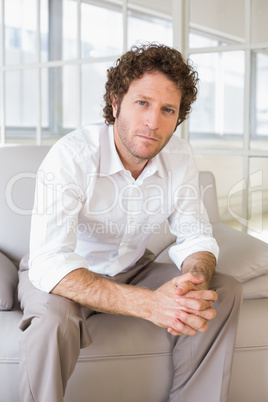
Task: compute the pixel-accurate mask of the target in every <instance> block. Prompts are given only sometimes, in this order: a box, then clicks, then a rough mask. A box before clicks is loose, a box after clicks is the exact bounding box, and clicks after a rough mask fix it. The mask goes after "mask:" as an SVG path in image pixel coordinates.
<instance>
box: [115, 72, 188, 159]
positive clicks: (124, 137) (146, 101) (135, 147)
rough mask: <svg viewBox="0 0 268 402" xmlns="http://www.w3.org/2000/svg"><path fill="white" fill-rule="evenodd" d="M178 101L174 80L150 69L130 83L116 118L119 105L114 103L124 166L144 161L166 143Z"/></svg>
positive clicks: (117, 143) (175, 115)
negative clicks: (151, 71)
mask: <svg viewBox="0 0 268 402" xmlns="http://www.w3.org/2000/svg"><path fill="white" fill-rule="evenodd" d="M180 101H181V93H180V91H179V90H178V89H177V87H176V85H175V83H174V82H172V81H171V80H169V79H168V78H167V77H166V76H165V75H163V74H161V73H160V72H153V73H146V74H144V75H143V76H142V77H141V78H140V79H137V80H135V81H133V82H132V83H131V84H130V86H129V89H128V92H127V93H126V94H125V95H124V97H123V100H122V102H121V107H120V113H119V116H118V117H116V115H117V109H118V106H117V105H116V103H115V102H113V115H114V117H115V123H114V139H115V145H116V148H117V151H118V153H119V155H120V157H121V159H122V161H123V163H124V162H125V163H124V164H125V166H126V165H128V163H139V162H142V163H144V162H146V160H148V159H151V158H153V157H154V156H155V155H156V154H158V153H159V152H160V151H161V149H162V148H163V147H164V146H165V145H166V144H167V143H168V141H169V140H170V138H171V136H172V134H173V132H174V130H175V127H176V123H177V120H178V116H179V108H180Z"/></svg>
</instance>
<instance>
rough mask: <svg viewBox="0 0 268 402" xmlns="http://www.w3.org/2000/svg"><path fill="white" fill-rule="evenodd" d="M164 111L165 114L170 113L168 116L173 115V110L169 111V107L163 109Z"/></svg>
mask: <svg viewBox="0 0 268 402" xmlns="http://www.w3.org/2000/svg"><path fill="white" fill-rule="evenodd" d="M164 111H165V112H167V113H170V114H172V113H174V110H173V109H170V108H169V107H165V108H164Z"/></svg>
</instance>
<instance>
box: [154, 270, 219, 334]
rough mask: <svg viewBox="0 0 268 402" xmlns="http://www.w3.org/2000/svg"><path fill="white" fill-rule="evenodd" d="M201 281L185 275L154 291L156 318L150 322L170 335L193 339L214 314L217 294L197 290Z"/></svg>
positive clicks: (194, 276) (204, 327)
mask: <svg viewBox="0 0 268 402" xmlns="http://www.w3.org/2000/svg"><path fill="white" fill-rule="evenodd" d="M203 282H204V279H203V278H201V277H200V278H198V277H197V276H196V275H193V274H192V273H187V274H184V275H181V276H179V277H176V278H174V279H172V280H171V281H169V282H167V283H165V284H164V285H162V286H161V287H159V288H158V289H157V290H156V291H155V296H156V303H157V304H159V316H157V315H156V320H154V318H153V319H152V321H153V322H154V323H155V324H157V325H159V326H163V327H165V328H167V330H168V332H170V333H171V334H172V335H191V336H193V335H195V334H196V333H197V331H199V332H204V331H205V330H206V329H207V325H208V321H209V320H211V319H213V318H214V317H215V315H216V311H215V310H214V309H213V308H212V303H213V302H214V301H216V300H217V293H216V292H214V291H210V290H203V289H200V286H202V284H203ZM165 303H166V304H165ZM164 304H165V305H164Z"/></svg>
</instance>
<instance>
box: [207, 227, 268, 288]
mask: <svg viewBox="0 0 268 402" xmlns="http://www.w3.org/2000/svg"><path fill="white" fill-rule="evenodd" d="M213 236H214V237H215V239H216V240H217V242H218V245H219V248H220V255H219V261H218V265H217V268H216V269H217V271H218V272H222V273H225V274H229V275H232V276H233V277H235V278H236V279H238V280H239V281H240V282H242V283H244V282H247V281H249V280H250V279H252V278H256V277H258V276H260V275H263V274H268V244H267V243H264V242H262V241H261V240H258V239H256V238H255V237H252V236H250V235H248V234H246V233H243V232H239V231H238V230H235V229H233V228H231V227H229V226H227V225H225V224H224V223H221V222H218V223H214V224H213Z"/></svg>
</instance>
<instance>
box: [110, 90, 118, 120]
mask: <svg viewBox="0 0 268 402" xmlns="http://www.w3.org/2000/svg"><path fill="white" fill-rule="evenodd" d="M111 101H112V108H113V116H114V118H115V119H116V117H117V103H116V98H115V97H114V96H113V95H111Z"/></svg>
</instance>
